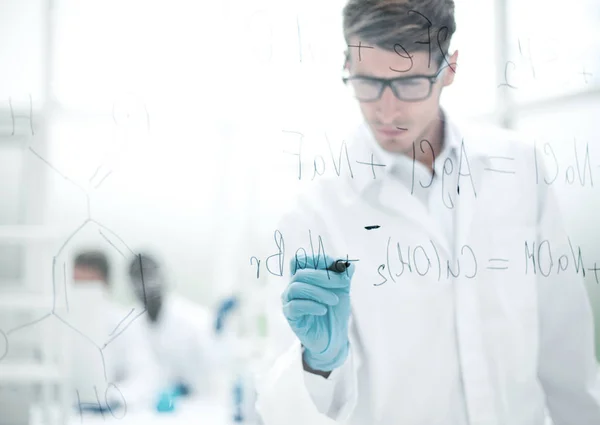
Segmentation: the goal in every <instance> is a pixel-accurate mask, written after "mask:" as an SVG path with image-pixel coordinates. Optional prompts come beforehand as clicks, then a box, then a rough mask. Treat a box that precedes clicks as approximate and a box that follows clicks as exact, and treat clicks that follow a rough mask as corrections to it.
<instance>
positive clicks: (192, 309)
mask: <svg viewBox="0 0 600 425" xmlns="http://www.w3.org/2000/svg"><path fill="white" fill-rule="evenodd" d="M212 325H213V321H212V316H211V314H210V313H209V311H208V310H206V309H204V308H202V307H201V306H200V305H197V304H194V303H193V302H191V301H188V300H186V299H184V298H182V297H180V296H178V295H176V294H169V295H167V296H165V298H164V301H163V305H162V307H161V311H160V313H159V316H158V322H157V323H155V324H151V323H150V322H149V321H148V320H147V317H145V316H144V336H145V338H146V339H147V341H148V344H149V346H150V349H151V351H152V352H153V353H154V356H155V360H156V362H157V363H158V367H159V377H158V380H159V387H160V389H162V390H164V389H166V388H167V386H170V385H174V384H176V383H183V384H186V385H188V386H189V387H190V389H191V390H192V392H193V393H194V395H198V396H205V395H209V394H210V391H211V389H213V387H214V385H215V382H214V380H215V374H214V366H215V364H216V363H217V361H218V359H217V358H216V356H217V355H218V351H217V350H216V349H215V347H214V343H215V340H214V336H213V330H212Z"/></svg>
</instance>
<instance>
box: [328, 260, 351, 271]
mask: <svg viewBox="0 0 600 425" xmlns="http://www.w3.org/2000/svg"><path fill="white" fill-rule="evenodd" d="M348 267H350V262H349V261H346V260H336V261H334V262H333V263H331V265H330V266H329V267H327V270H329V271H331V272H336V273H344V272H345V271H346V269H347V268H348Z"/></svg>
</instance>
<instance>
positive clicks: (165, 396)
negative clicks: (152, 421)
mask: <svg viewBox="0 0 600 425" xmlns="http://www.w3.org/2000/svg"><path fill="white" fill-rule="evenodd" d="M175 398H176V396H174V394H173V393H172V392H171V391H162V392H161V393H160V394H159V396H158V401H157V403H156V411H157V412H160V413H166V412H172V411H173V410H175Z"/></svg>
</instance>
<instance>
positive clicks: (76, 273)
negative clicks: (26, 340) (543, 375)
mask: <svg viewBox="0 0 600 425" xmlns="http://www.w3.org/2000/svg"><path fill="white" fill-rule="evenodd" d="M110 286H111V267H110V264H109V261H108V258H107V256H106V254H105V253H104V252H102V251H99V250H84V251H81V252H79V253H78V254H77V255H76V256H75V259H74V265H73V287H72V288H71V293H70V296H69V298H70V308H69V312H68V316H67V318H68V321H69V323H70V324H71V325H72V326H73V327H74V328H75V329H77V330H78V331H79V332H81V334H76V333H74V334H73V338H72V343H71V347H72V353H71V354H72V361H71V367H72V371H71V372H72V374H71V384H72V386H73V396H74V398H75V400H76V401H75V402H74V405H75V407H76V409H79V408H80V407H81V406H87V407H88V408H92V409H96V410H98V411H100V410H102V409H108V406H106V405H105V404H106V402H107V401H108V402H109V403H113V404H114V405H112V406H111V408H112V409H113V410H116V406H119V407H121V408H124V409H130V410H131V409H132V408H139V409H146V408H148V407H149V406H150V402H151V401H152V398H153V397H154V394H153V393H152V391H151V390H150V388H151V387H152V385H153V376H154V373H153V372H154V370H155V368H154V366H155V365H154V363H153V361H152V356H151V355H150V353H149V351H148V349H147V344H146V343H145V341H144V339H143V335H142V332H141V328H140V326H139V323H136V322H132V323H130V324H129V325H124V323H125V322H126V319H127V318H128V317H130V316H131V314H128V311H127V310H126V309H125V308H123V307H121V306H119V305H118V304H116V303H114V302H113V301H112V299H111V294H110ZM124 326H126V329H125V328H124ZM121 329H124V330H123V332H122V333H120V334H119V335H118V336H116V337H115V335H117V334H118V333H119V331H120V330H121ZM106 342H108V345H106V347H104V344H105V343H106ZM94 344H96V346H95V345H94ZM98 347H104V348H103V350H102V357H101V356H100V353H99V351H98ZM105 393H106V394H108V395H109V396H110V397H109V396H107V397H106V399H105V398H104V397H100V398H98V394H105ZM98 403H100V406H98Z"/></svg>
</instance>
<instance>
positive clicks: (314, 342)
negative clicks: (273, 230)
mask: <svg viewBox="0 0 600 425" xmlns="http://www.w3.org/2000/svg"><path fill="white" fill-rule="evenodd" d="M315 261H317V262H318V264H315ZM334 262H335V259H333V258H331V257H326V258H325V260H324V259H323V256H320V257H318V258H317V257H316V258H314V259H313V257H312V256H308V257H307V256H304V255H302V256H300V255H298V256H297V257H294V258H292V261H291V264H290V268H291V273H292V279H291V282H290V283H289V285H288V287H287V288H286V289H285V291H284V292H283V294H282V303H283V314H284V315H285V317H286V319H287V321H288V323H289V324H290V326H291V328H292V330H293V331H294V333H295V334H296V335H297V336H298V338H299V339H300V342H301V343H302V345H303V346H304V347H305V351H304V361H305V362H306V364H307V365H308V366H309V367H310V368H311V369H314V370H319V371H332V370H334V369H336V368H338V367H340V366H341V365H342V364H343V363H344V361H345V360H346V358H347V357H348V349H349V343H348V321H349V319H350V281H351V279H352V275H353V274H354V264H351V265H350V267H348V268H347V269H346V271H344V272H342V273H337V272H333V271H328V270H326V269H327V267H328V266H330V265H331V264H333V263H334ZM315 266H316V268H315Z"/></svg>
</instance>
